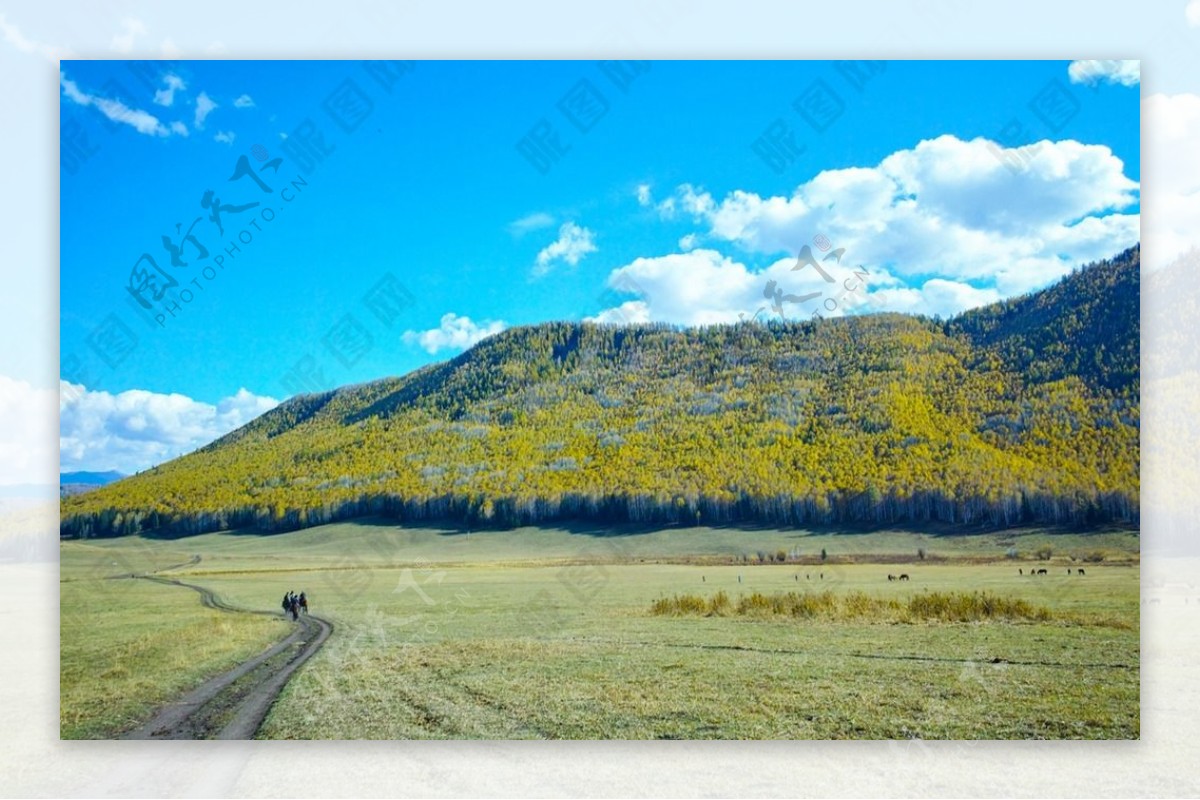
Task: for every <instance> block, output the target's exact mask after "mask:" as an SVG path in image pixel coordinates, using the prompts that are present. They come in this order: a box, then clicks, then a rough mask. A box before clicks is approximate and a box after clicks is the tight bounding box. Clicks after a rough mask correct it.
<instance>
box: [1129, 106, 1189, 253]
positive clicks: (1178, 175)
mask: <svg viewBox="0 0 1200 800" xmlns="http://www.w3.org/2000/svg"><path fill="white" fill-rule="evenodd" d="M1142 121H1143V123H1144V124H1143V126H1142V130H1143V131H1144V133H1143V142H1142V163H1143V166H1144V168H1145V170H1146V192H1145V198H1144V202H1145V204H1146V210H1147V213H1146V218H1145V220H1144V221H1143V223H1142V227H1143V236H1144V240H1145V252H1144V254H1143V255H1144V258H1145V263H1146V266H1147V268H1149V269H1158V268H1160V267H1164V266H1166V265H1167V264H1169V263H1171V262H1172V261H1174V260H1175V259H1176V258H1177V257H1179V256H1180V255H1182V254H1183V253H1185V252H1187V251H1188V250H1189V249H1191V248H1192V247H1194V246H1196V245H1200V235H1197V233H1196V220H1198V219H1200V96H1198V95H1194V94H1177V95H1163V94H1152V95H1149V96H1148V97H1146V98H1145V99H1143V100H1142Z"/></svg>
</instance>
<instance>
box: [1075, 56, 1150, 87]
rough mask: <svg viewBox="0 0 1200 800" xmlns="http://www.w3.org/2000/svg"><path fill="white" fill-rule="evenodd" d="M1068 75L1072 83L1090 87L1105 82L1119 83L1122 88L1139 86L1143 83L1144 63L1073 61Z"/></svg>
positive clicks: (1133, 61) (1136, 61)
mask: <svg viewBox="0 0 1200 800" xmlns="http://www.w3.org/2000/svg"><path fill="white" fill-rule="evenodd" d="M1067 75H1069V76H1070V78H1071V83H1082V84H1086V85H1088V86H1092V85H1094V84H1097V83H1100V82H1104V83H1119V84H1121V85H1122V86H1137V85H1138V84H1139V83H1141V81H1142V62H1141V61H1138V60H1136V59H1134V60H1131V61H1115V60H1106V61H1094V60H1084V61H1072V62H1071V65H1070V66H1069V67H1067Z"/></svg>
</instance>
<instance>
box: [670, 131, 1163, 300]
mask: <svg viewBox="0 0 1200 800" xmlns="http://www.w3.org/2000/svg"><path fill="white" fill-rule="evenodd" d="M1138 190H1139V187H1138V184H1137V183H1136V182H1134V181H1132V180H1130V179H1129V178H1127V177H1126V176H1125V174H1124V164H1123V163H1122V162H1121V160H1120V159H1119V158H1117V157H1116V156H1115V155H1113V153H1112V151H1111V150H1110V149H1109V148H1108V147H1106V146H1103V145H1085V144H1081V143H1079V142H1076V141H1071V140H1065V141H1058V142H1050V141H1042V142H1038V143H1035V144H1032V145H1026V146H1024V147H1020V148H1013V149H1008V148H1002V147H1000V146H998V145H996V144H995V143H994V142H990V141H988V140H986V139H982V138H977V139H973V140H971V141H963V140H961V139H958V138H956V137H954V136H948V135H947V136H940V137H938V138H936V139H931V140H926V141H922V142H921V143H919V144H918V145H917V146H916V147H914V148H912V149H909V150H901V151H899V152H896V153H893V154H892V155H890V156H888V157H887V158H885V159H884V160H883V161H881V162H880V163H879V164H878V165H876V166H874V167H850V168H846V169H837V170H826V171H824V172H821V173H819V174H818V175H817V176H816V177H814V178H813V179H812V180H810V181H808V182H806V183H804V184H801V185H800V186H798V187H797V188H796V190H795V191H794V192H793V194H792V195H791V196H790V197H779V196H774V197H761V196H759V195H758V194H755V193H753V192H747V191H742V190H737V191H734V192H731V193H730V194H729V195H727V196H726V197H725V198H724V199H722V200H719V201H718V200H716V199H715V198H713V197H712V196H711V195H710V194H709V193H708V192H705V191H703V190H702V189H697V188H695V187H693V186H691V185H687V184H685V185H683V186H680V187H679V189H678V190H677V192H676V198H677V199H678V208H679V209H680V210H682V211H685V212H687V213H689V214H691V215H692V217H693V219H695V220H696V221H698V222H703V223H705V224H707V226H708V231H707V234H708V235H709V236H710V237H713V238H715V239H718V240H725V241H729V242H733V243H736V244H737V245H739V246H740V247H742V248H745V249H746V250H748V251H751V252H759V253H765V254H778V253H796V252H797V251H798V249H799V247H800V245H801V244H803V243H804V242H806V241H808V240H809V238H810V237H812V236H813V235H815V234H817V233H821V234H824V235H825V236H827V237H828V238H829V239H831V240H832V241H833V242H835V243H836V244H837V246H838V247H844V248H846V249H847V250H848V251H849V253H850V257H851V258H853V259H854V260H855V262H856V263H864V264H869V265H874V266H875V267H877V268H882V269H887V270H891V271H893V272H896V273H897V274H899V275H901V276H904V275H909V276H927V275H933V276H938V277H943V278H949V279H952V280H956V281H968V282H976V281H993V280H994V281H995V284H996V286H997V288H998V289H999V291H1000V292H1001V293H1002V294H1004V295H1009V294H1018V293H1022V292H1026V291H1029V290H1032V289H1035V288H1038V287H1041V286H1044V285H1046V284H1048V283H1050V282H1052V281H1053V280H1055V279H1056V278H1058V277H1061V276H1062V275H1064V274H1065V273H1067V272H1068V271H1070V269H1071V268H1072V267H1074V266H1077V265H1078V264H1080V263H1083V262H1087V261H1090V260H1093V259H1097V258H1104V257H1106V256H1110V255H1112V254H1114V253H1117V252H1119V251H1120V250H1122V249H1124V248H1126V247H1129V246H1131V245H1133V244H1135V243H1136V242H1138V241H1139V238H1140V237H1139V222H1140V220H1139V215H1138V214H1137V213H1121V210H1122V209H1125V208H1128V207H1130V206H1132V205H1134V204H1136V203H1137V202H1138V198H1139V194H1138ZM660 205H661V204H660Z"/></svg>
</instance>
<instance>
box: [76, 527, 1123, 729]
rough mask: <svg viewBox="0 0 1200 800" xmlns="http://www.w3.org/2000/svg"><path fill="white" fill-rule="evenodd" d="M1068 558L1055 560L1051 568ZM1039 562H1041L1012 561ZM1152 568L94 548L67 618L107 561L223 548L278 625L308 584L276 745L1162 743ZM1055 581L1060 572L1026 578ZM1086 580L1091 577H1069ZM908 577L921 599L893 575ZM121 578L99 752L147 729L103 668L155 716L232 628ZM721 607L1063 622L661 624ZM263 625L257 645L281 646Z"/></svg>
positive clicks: (848, 538)
mask: <svg viewBox="0 0 1200 800" xmlns="http://www.w3.org/2000/svg"><path fill="white" fill-rule="evenodd" d="M600 533H610V534H615V535H603V536H602V535H598V534H600ZM1047 547H1049V548H1051V549H1052V551H1053V555H1052V557H1051V559H1050V560H1048V561H1037V562H1035V561H1032V560H1028V559H1029V558H1030V557H1031V555H1032V554H1033V553H1035V552H1036V551H1038V550H1040V549H1044V548H1047ZM918 549H922V550H924V551H925V558H924V559H923V560H922V559H919V558H918V556H917V550H918ZM779 550H783V551H784V552H785V553H786V554H788V555H789V556H790V557H791V558H792V559H793V560H792V561H790V562H789V563H770V564H766V563H763V564H760V563H755V562H757V560H758V556H757V554H758V553H759V552H760V551H761V552H763V553H765V554H771V553H776V552H777V551H779ZM822 550H824V551H826V559H825V561H823V562H822V561H821V560H820V553H821V551H822ZM1014 550H1015V552H1016V554H1017V555H1018V556H1020V557H1021V558H1019V559H1018V560H1012V559H1010V558H1006V554H1009V553H1010V552H1011V551H1014ZM1137 551H1138V540H1137V536H1136V533H1130V532H1121V531H1110V532H1106V533H1096V534H1080V533H1063V532H1049V531H1044V530H1036V531H1015V532H1014V531H1006V532H1001V533H986V534H978V535H971V536H946V535H940V534H939V532H936V531H925V532H919V533H914V532H905V531H887V530H880V531H853V532H851V531H843V532H838V533H812V532H806V531H795V530H723V529H708V528H693V529H669V530H662V531H649V530H644V529H635V528H627V529H620V530H617V531H612V532H604V531H600V530H599V529H595V528H576V529H571V530H564V529H545V528H538V529H519V530H516V531H508V532H488V533H482V532H473V533H471V534H469V535H468V534H466V533H465V532H463V531H456V530H453V531H452V530H439V529H436V528H397V527H394V526H391V525H386V524H383V523H376V522H371V521H367V522H363V523H353V524H342V525H330V526H323V527H319V528H312V529H308V530H304V531H299V532H296V533H290V534H279V535H273V536H252V535H239V534H207V535H204V536H196V537H190V538H186V539H179V540H174V541H161V542H153V541H146V540H141V539H131V538H126V539H117V540H109V541H104V542H100V543H95V542H89V543H68V544H64V545H63V578H64V584H63V587H64V607H65V604H66V598H67V596H68V593H71V592H75V591H77V590H80V589H83V588H84V587H86V586H87V585H89V584H91V585H96V584H98V583H100V582H99V581H97V580H96V575H95V573H96V572H97V569H96V567H95V565H96V564H98V563H100V562H101V561H102V560H104V559H107V560H108V562H106V566H107V567H108V568H110V569H111V568H112V565H111V563H109V562H111V561H112V560H116V561H117V562H118V564H120V565H122V566H124V565H129V566H130V567H131V569H130V571H132V567H134V566H136V565H139V564H141V565H154V566H156V567H161V566H165V565H172V564H183V563H185V562H188V561H189V560H191V559H192V558H193V557H194V556H197V555H198V556H200V561H199V562H198V563H193V564H190V565H188V566H183V567H179V568H177V569H176V570H175V571H174V573H175V574H180V575H187V576H188V577H187V580H188V581H189V582H193V583H200V584H203V585H205V586H208V587H209V588H212V589H214V590H215V591H217V592H218V593H219V594H220V595H221V596H222V597H224V598H225V599H226V600H228V601H230V602H233V603H235V604H237V605H241V606H244V607H247V608H261V609H273V608H274V605H275V603H276V602H277V600H278V597H279V596H280V595H282V594H283V592H284V591H286V590H288V589H294V590H296V591H301V590H304V591H306V592H307V593H308V595H309V597H310V598H311V599H312V602H313V610H314V613H319V614H321V615H322V616H324V617H326V618H327V619H329V620H331V621H332V622H333V623H334V625H335V630H336V632H335V635H334V636H333V637H332V638H331V639H330V640H329V642H328V643H327V644H326V646H325V648H324V649H323V650H321V651H320V652H319V653H318V654H317V655H316V656H314V657H313V659H312V660H311V661H310V662H309V663H308V664H306V665H305V666H304V667H303V668H302V669H301V670H300V671H299V672H298V673H297V674H296V676H295V677H294V678H293V680H292V681H291V682H290V683H289V684H288V686H287V688H286V689H285V690H284V693H283V695H282V696H281V697H280V699H279V701H278V702H277V703H276V705H275V707H274V708H273V710H272V712H271V714H270V715H269V716H268V718H267V720H266V723H265V724H264V726H263V728H262V729H261V730H260V736H263V737H266V738H462V737H482V738H758V739H774V738H910V737H921V738H1136V737H1137V736H1138V735H1139V704H1138V696H1139V693H1138V689H1139V669H1138V663H1139V626H1138V585H1139V580H1138V574H1139V569H1138V557H1137ZM1100 555H1102V556H1103V557H1104V560H1103V561H1102V562H1099V563H1095V562H1088V563H1084V562H1083V561H1082V559H1083V558H1085V557H1089V556H1090V557H1093V558H1095V557H1097V556H1100ZM743 557H745V559H746V561H745V562H743ZM1072 558H1075V559H1076V560H1075V561H1071V559H1072ZM1035 565H1036V566H1044V567H1046V568H1047V570H1048V572H1049V574H1047V575H1044V576H1038V577H1030V576H1029V575H1027V574H1023V575H1019V574H1018V572H1017V570H1018V569H1021V570H1022V571H1023V572H1025V573H1027V572H1028V571H1029V568H1030V567H1031V566H1035ZM1080 565H1083V566H1085V568H1086V569H1087V576H1086V577H1079V576H1077V575H1071V576H1068V575H1067V573H1066V570H1067V569H1068V568H1072V569H1073V570H1074V569H1077V568H1078V566H1080ZM123 571H124V570H123ZM901 571H903V572H906V573H908V574H909V575H910V576H911V580H910V581H906V582H903V583H901V582H889V581H888V580H887V574H888V573H889V572H891V573H896V572H901ZM106 583H107V584H113V585H124V586H130V587H131V589H130V593H129V594H125V593H123V592H118V591H111V590H109V592H108V594H107V596H106V598H105V600H104V603H103V605H102V606H100V607H98V608H97V611H96V612H95V613H94V614H90V615H89V616H90V617H93V618H94V619H95V620H96V624H92V625H79V626H75V625H69V624H68V622H67V620H66V617H65V616H64V627H63V687H64V688H63V712H64V716H63V730H64V735H67V732H68V716H67V712H68V709H70V710H71V711H72V716H71V718H70V724H71V725H72V726H73V727H72V728H71V729H70V730H72V731H75V732H76V735H97V734H98V733H100V732H103V731H104V730H105V729H106V726H108V728H111V726H112V725H113V724H114V720H115V719H117V718H121V719H129V718H131V717H132V716H134V714H132V713H131V711H130V710H129V709H130V708H131V707H130V706H128V705H127V706H126V710H125V711H124V712H123V714H124V716H121V715H117V714H114V713H113V712H112V711H111V710H110V707H112V706H113V705H114V702H113V701H114V698H113V697H111V696H110V695H112V692H110V690H109V688H108V684H106V683H105V682H104V681H97V680H94V679H92V677H90V676H89V675H88V674H87V673H88V670H86V669H84V668H83V667H82V662H83V661H95V660H96V659H97V658H107V659H109V663H112V664H114V665H115V664H124V665H127V666H129V668H130V671H131V672H137V673H139V674H141V675H143V676H144V677H143V679H142V680H143V682H144V683H145V684H146V685H144V686H138V687H136V690H135V686H134V685H133V684H131V685H130V690H131V691H130V693H131V695H132V696H137V697H139V700H140V702H141V703H142V706H141V707H146V706H149V705H153V703H154V702H157V701H155V700H153V699H150V698H151V696H153V697H155V698H160V699H161V698H163V697H166V696H170V695H171V693H172V692H174V691H178V690H179V687H180V686H185V685H186V684H187V683H188V681H189V680H193V681H194V680H195V671H194V670H192V671H191V672H188V669H189V668H190V667H191V666H193V665H192V664H190V663H188V661H189V660H188V659H186V658H183V659H180V658H178V657H177V656H175V655H174V653H175V651H176V650H178V649H179V648H178V647H174V646H172V641H174V640H175V639H176V634H174V633H173V632H172V631H171V630H170V629H163V630H161V631H159V632H158V633H154V632H152V631H153V629H154V628H155V625H156V624H157V625H159V626H162V625H169V624H170V621H174V623H175V624H182V621H183V620H187V619H192V617H193V615H194V616H195V617H197V618H199V617H200V616H202V615H204V614H212V613H213V612H205V611H203V610H202V609H200V608H199V606H198V604H197V603H196V601H195V596H194V595H193V594H192V593H190V592H183V591H178V592H177V594H176V595H171V590H170V589H169V588H167V587H159V586H152V585H145V586H142V585H141V583H142V582H132V581H107V582H106ZM72 584H78V586H73V585H72ZM132 587H137V588H136V590H135V589H133V588H132ZM721 591H724V592H726V593H727V594H728V596H729V597H730V598H731V599H732V600H733V601H734V602H735V603H736V602H738V601H739V600H740V599H741V598H743V597H746V596H749V595H751V594H752V593H754V592H759V593H762V594H763V595H768V596H769V595H780V594H783V593H797V594H800V595H809V594H817V593H821V594H823V593H832V594H833V595H834V596H836V597H849V596H850V595H852V594H853V593H862V594H864V595H867V596H869V597H870V598H874V599H877V600H879V601H882V602H881V604H880V605H881V607H891V605H893V604H892V603H891V601H895V602H896V603H901V604H902V603H908V602H909V601H910V600H911V599H912V598H913V597H915V596H918V595H921V594H928V593H930V592H943V593H947V594H952V593H957V592H964V591H965V592H986V593H988V594H989V595H992V596H996V597H1001V598H1005V599H1007V600H1013V601H1018V600H1019V601H1023V602H1024V603H1027V604H1029V606H1030V607H1034V608H1038V609H1041V608H1045V609H1048V610H1049V612H1050V618H1049V619H1044V620H1038V619H1029V620H1021V621H1011V620H1005V619H997V620H992V621H986V622H978V623H955V622H934V621H916V622H913V621H908V622H897V621H896V620H895V619H894V618H889V617H887V615H880V616H878V617H872V616H871V615H863V616H860V617H858V618H837V619H832V618H823V617H820V616H817V617H814V618H811V619H795V618H790V617H781V616H776V615H769V614H768V615H753V614H751V615H737V614H731V615H714V616H706V615H678V616H677V615H669V614H668V615H656V614H654V613H652V607H653V605H654V603H655V602H656V601H660V600H662V599H663V598H668V597H672V596H675V595H678V594H685V593H686V594H691V595H696V596H698V597H705V598H711V597H712V596H714V595H716V594H717V593H718V592H721ZM166 595H171V597H172V598H174V599H171V600H167V599H164V596H166ZM175 600H177V601H178V604H179V605H178V606H174V605H170V604H171V603H174V602H175ZM149 603H154V604H155V605H154V608H153V610H147V608H146V605H147V604H149ZM164 603H166V604H167V605H164ZM185 606H186V607H187V608H185ZM164 608H171V609H173V611H171V612H169V613H167V614H163V613H161V609H164ZM226 616H227V615H226ZM251 619H253V618H251ZM100 620H102V621H103V622H102V624H99V621H100ZM255 622H256V623H258V625H256V626H251V627H253V628H255V629H256V631H257V633H256V634H255V635H257V634H263V635H266V634H268V633H270V632H271V629H273V628H274V629H276V635H277V632H278V628H279V627H281V626H280V625H278V624H272V623H271V622H270V621H269V620H262V619H258V620H255ZM229 624H236V625H238V626H240V625H241V622H238V623H229ZM196 630H197V631H199V630H201V629H200V628H196ZM100 631H106V633H104V634H103V635H101V634H100ZM251 633H252V631H250V629H249V628H248V629H246V630H245V631H242V632H241V633H240V634H238V635H233V634H230V633H216V634H215V635H217V636H219V637H221V638H222V639H223V644H222V645H221V648H220V649H221V650H222V651H223V652H224V653H225V655H226V657H229V656H231V654H232V653H234V652H235V651H236V650H238V649H239V648H241V649H243V650H245V649H246V648H252V647H257V646H259V645H260V644H261V640H257V641H253V640H254V636H253V635H250V634H251ZM140 637H149V638H150V639H160V640H162V641H161V645H160V649H159V650H157V651H153V650H150V649H145V650H144V651H143V652H144V653H145V656H144V658H145V659H147V660H146V661H144V662H142V663H141V666H140V667H135V666H132V665H128V664H127V659H126V658H124V657H123V656H121V655H120V650H119V646H120V643H122V642H136V641H141V640H142V639H141V638H140ZM239 641H240V644H239ZM172 658H174V659H175V660H174V661H172ZM185 673H186V674H185ZM68 684H71V685H70V686H68ZM167 684H169V685H170V687H168V686H167ZM68 698H70V702H69V703H68Z"/></svg>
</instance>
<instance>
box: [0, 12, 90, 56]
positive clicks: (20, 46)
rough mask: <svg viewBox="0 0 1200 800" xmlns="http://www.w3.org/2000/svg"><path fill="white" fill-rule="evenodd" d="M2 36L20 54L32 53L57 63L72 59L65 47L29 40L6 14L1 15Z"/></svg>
mask: <svg viewBox="0 0 1200 800" xmlns="http://www.w3.org/2000/svg"><path fill="white" fill-rule="evenodd" d="M0 34H2V35H3V36H4V41H5V42H6V43H7V44H10V45H12V46H13V47H15V48H16V49H17V50H18V51H19V52H22V53H32V54H35V55H39V56H41V57H42V58H44V59H46V60H48V61H53V62H55V63H57V62H58V61H59V60H60V59H66V58H71V57H72V56H71V51H70V50H68V49H67V48H65V47H57V46H55V45H51V44H45V43H43V42H37V41H34V40H32V39H29V38H27V37H26V36H25V35H24V34H23V33H21V29H20V28H18V27H17V26H16V25H13V24H12V23H11V22H9V21H8V19H7V18H6V17H5V16H4V14H0Z"/></svg>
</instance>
